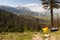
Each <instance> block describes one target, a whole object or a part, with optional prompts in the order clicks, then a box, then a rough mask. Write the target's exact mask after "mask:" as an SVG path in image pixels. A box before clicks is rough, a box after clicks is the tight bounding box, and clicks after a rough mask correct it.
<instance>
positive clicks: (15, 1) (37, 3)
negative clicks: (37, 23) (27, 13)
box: [0, 0, 45, 12]
mask: <svg viewBox="0 0 60 40" xmlns="http://www.w3.org/2000/svg"><path fill="white" fill-rule="evenodd" d="M0 5H8V6H12V7H16V6H23V7H27V8H29V9H31V10H32V11H37V12H42V11H45V10H44V9H43V7H42V4H41V0H0Z"/></svg>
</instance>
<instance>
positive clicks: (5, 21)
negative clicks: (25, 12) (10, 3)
mask: <svg viewBox="0 0 60 40" xmlns="http://www.w3.org/2000/svg"><path fill="white" fill-rule="evenodd" d="M40 28H41V24H40V22H39V23H38V24H37V19H36V18H31V17H30V18H28V17H27V18H26V17H25V16H22V15H21V16H18V15H16V14H13V13H10V12H7V11H4V10H0V32H24V31H40Z"/></svg>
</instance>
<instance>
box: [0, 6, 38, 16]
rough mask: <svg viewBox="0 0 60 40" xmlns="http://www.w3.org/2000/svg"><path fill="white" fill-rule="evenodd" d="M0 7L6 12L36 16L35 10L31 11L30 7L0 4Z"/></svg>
mask: <svg viewBox="0 0 60 40" xmlns="http://www.w3.org/2000/svg"><path fill="white" fill-rule="evenodd" d="M0 9H2V10H6V11H8V12H13V13H15V14H18V15H19V14H20V15H30V16H38V14H37V13H36V12H33V11H31V10H30V9H28V8H26V7H20V6H19V7H15V8H14V7H10V6H4V5H0Z"/></svg>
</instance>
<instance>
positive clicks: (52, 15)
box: [50, 0, 53, 27]
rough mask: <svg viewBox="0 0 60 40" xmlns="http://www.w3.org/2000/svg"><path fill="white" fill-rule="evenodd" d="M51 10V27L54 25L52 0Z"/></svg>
mask: <svg viewBox="0 0 60 40" xmlns="http://www.w3.org/2000/svg"><path fill="white" fill-rule="evenodd" d="M50 9H51V10H50V12H51V27H53V7H52V0H50Z"/></svg>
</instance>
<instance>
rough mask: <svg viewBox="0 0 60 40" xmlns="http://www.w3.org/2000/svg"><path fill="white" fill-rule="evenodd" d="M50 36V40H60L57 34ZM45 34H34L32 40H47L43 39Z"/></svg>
mask: <svg viewBox="0 0 60 40" xmlns="http://www.w3.org/2000/svg"><path fill="white" fill-rule="evenodd" d="M49 35H50V36H49V37H48V38H47V39H48V40H60V35H56V34H49ZM43 36H44V34H40V33H37V34H34V36H33V38H32V40H46V38H44V37H43Z"/></svg>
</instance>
